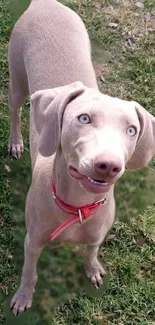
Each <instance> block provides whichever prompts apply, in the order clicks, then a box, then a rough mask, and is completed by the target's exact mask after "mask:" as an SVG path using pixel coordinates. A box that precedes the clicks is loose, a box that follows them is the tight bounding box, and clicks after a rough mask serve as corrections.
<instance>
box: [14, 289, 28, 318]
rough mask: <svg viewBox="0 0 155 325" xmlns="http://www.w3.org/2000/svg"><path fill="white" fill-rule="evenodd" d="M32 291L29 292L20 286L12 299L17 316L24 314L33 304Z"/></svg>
mask: <svg viewBox="0 0 155 325" xmlns="http://www.w3.org/2000/svg"><path fill="white" fill-rule="evenodd" d="M32 296H33V294H32V292H31V293H29V294H28V292H27V290H26V293H25V292H24V290H23V289H22V288H19V289H18V290H17V292H16V294H15V295H14V297H13V298H12V300H11V303H10V308H11V311H12V312H13V314H14V315H15V316H18V315H19V314H22V313H23V312H24V311H26V310H27V309H29V308H30V307H31V306H32Z"/></svg>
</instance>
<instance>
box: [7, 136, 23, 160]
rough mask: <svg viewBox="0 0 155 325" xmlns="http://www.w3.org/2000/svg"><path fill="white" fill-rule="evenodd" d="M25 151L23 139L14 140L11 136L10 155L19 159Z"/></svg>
mask: <svg viewBox="0 0 155 325" xmlns="http://www.w3.org/2000/svg"><path fill="white" fill-rule="evenodd" d="M23 152H24V145H23V140H22V139H18V140H16V141H13V140H11V138H10V139H9V144H8V153H9V155H10V156H13V157H15V158H16V159H19V158H20V157H21V155H22V153H23Z"/></svg>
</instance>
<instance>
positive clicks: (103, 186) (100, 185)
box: [69, 166, 112, 193]
mask: <svg viewBox="0 0 155 325" xmlns="http://www.w3.org/2000/svg"><path fill="white" fill-rule="evenodd" d="M69 174H70V176H72V177H73V178H75V179H77V180H79V181H80V183H81V184H82V186H83V187H84V188H85V189H86V190H88V191H89V192H94V193H104V192H108V191H109V189H110V187H111V185H112V184H110V183H108V182H106V181H104V180H100V179H93V178H90V177H89V176H85V175H82V174H80V173H79V172H78V170H77V169H75V168H74V167H72V166H69Z"/></svg>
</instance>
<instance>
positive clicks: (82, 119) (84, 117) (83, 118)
mask: <svg viewBox="0 0 155 325" xmlns="http://www.w3.org/2000/svg"><path fill="white" fill-rule="evenodd" d="M78 120H79V121H80V122H81V123H83V124H90V123H91V120H90V117H89V115H87V114H82V115H80V116H79V117H78Z"/></svg>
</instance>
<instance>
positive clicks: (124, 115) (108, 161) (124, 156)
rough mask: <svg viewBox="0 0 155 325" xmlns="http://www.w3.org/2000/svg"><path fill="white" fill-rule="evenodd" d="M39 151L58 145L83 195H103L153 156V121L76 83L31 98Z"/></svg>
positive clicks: (47, 153)
mask: <svg viewBox="0 0 155 325" xmlns="http://www.w3.org/2000/svg"><path fill="white" fill-rule="evenodd" d="M31 102H32V106H33V114H34V121H35V125H36V129H37V131H38V133H39V135H40V143H39V151H40V153H41V154H42V155H43V156H50V155H52V154H53V153H54V152H55V151H56V150H57V148H58V147H59V148H60V146H61V150H62V153H63V155H64V157H65V159H66V162H67V166H68V173H69V176H71V177H74V178H76V179H77V181H80V183H81V185H82V186H83V187H85V189H87V190H88V191H91V192H95V193H100V192H105V191H108V190H109V188H110V185H111V184H114V183H115V182H116V181H117V179H118V178H120V177H121V176H122V174H123V173H124V170H125V167H126V166H127V167H128V168H129V169H130V170H135V169H140V168H143V167H145V166H146V165H147V164H148V162H149V161H150V160H151V158H152V157H153V155H155V118H154V117H153V116H152V115H151V114H149V113H148V112H147V111H146V110H145V109H144V108H143V107H141V106H140V105H139V104H138V103H136V102H128V101H124V100H121V99H118V98H113V97H110V96H107V95H103V94H101V93H100V92H99V91H98V90H95V89H89V88H87V87H85V86H84V85H83V84H82V83H81V82H75V83H73V84H71V85H68V86H64V87H60V88H55V89H46V90H40V91H37V92H36V93H35V94H33V95H32V96H31Z"/></svg>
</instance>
